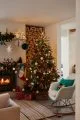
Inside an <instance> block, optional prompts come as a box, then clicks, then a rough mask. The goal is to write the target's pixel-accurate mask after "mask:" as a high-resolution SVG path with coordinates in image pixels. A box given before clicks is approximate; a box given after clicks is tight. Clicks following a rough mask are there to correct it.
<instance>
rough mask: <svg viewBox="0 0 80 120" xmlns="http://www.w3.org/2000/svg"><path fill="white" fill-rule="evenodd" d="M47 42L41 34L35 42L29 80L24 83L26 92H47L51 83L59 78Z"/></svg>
mask: <svg viewBox="0 0 80 120" xmlns="http://www.w3.org/2000/svg"><path fill="white" fill-rule="evenodd" d="M47 41H48V40H46V39H45V37H44V35H43V33H42V36H41V39H39V40H35V49H34V56H33V58H32V59H31V60H30V67H29V71H28V72H29V73H28V74H29V76H28V79H29V80H28V84H27V82H26V87H25V88H26V91H29V92H34V93H36V94H37V93H38V92H42V91H45V90H48V89H49V85H50V84H51V82H53V81H57V78H58V77H59V75H58V72H57V70H56V66H55V62H53V61H54V58H53V56H52V54H51V48H50V46H49V44H48V43H49V42H47ZM48 80H49V81H48ZM29 86H31V87H29ZM28 87H29V89H28Z"/></svg>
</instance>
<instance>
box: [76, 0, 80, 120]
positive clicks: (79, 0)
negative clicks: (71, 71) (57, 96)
mask: <svg viewBox="0 0 80 120" xmlns="http://www.w3.org/2000/svg"><path fill="white" fill-rule="evenodd" d="M76 23H77V31H76V34H77V35H76V36H77V38H76V97H75V99H76V108H75V111H76V115H75V120H80V0H76Z"/></svg>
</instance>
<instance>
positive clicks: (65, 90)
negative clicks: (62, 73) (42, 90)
mask: <svg viewBox="0 0 80 120" xmlns="http://www.w3.org/2000/svg"><path fill="white" fill-rule="evenodd" d="M58 85H59V82H53V83H51V85H50V88H49V91H48V95H49V98H50V99H51V100H52V101H53V105H54V103H56V105H55V106H54V107H57V112H56V115H60V114H61V115H62V114H66V113H59V112H58V111H59V109H58V108H61V107H70V108H71V110H72V112H69V113H67V114H71V113H74V109H73V106H72V104H71V101H70V100H71V99H72V97H73V93H74V89H75V85H74V84H73V85H72V86H69V87H61V88H60V89H59V90H56V88H57V87H58Z"/></svg>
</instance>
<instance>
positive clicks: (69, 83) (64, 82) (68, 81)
mask: <svg viewBox="0 0 80 120" xmlns="http://www.w3.org/2000/svg"><path fill="white" fill-rule="evenodd" d="M59 84H60V85H64V86H65V87H69V86H72V85H73V84H74V79H64V78H62V79H61V80H60V82H59Z"/></svg>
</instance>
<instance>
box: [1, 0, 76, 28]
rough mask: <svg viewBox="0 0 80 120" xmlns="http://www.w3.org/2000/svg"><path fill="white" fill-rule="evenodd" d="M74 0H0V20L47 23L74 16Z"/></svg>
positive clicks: (37, 23)
mask: <svg viewBox="0 0 80 120" xmlns="http://www.w3.org/2000/svg"><path fill="white" fill-rule="evenodd" d="M75 6H76V3H75V0H0V22H17V23H24V24H35V25H44V26H45V25H49V24H52V23H56V22H60V21H63V20H66V19H70V18H73V17H75Z"/></svg>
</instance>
